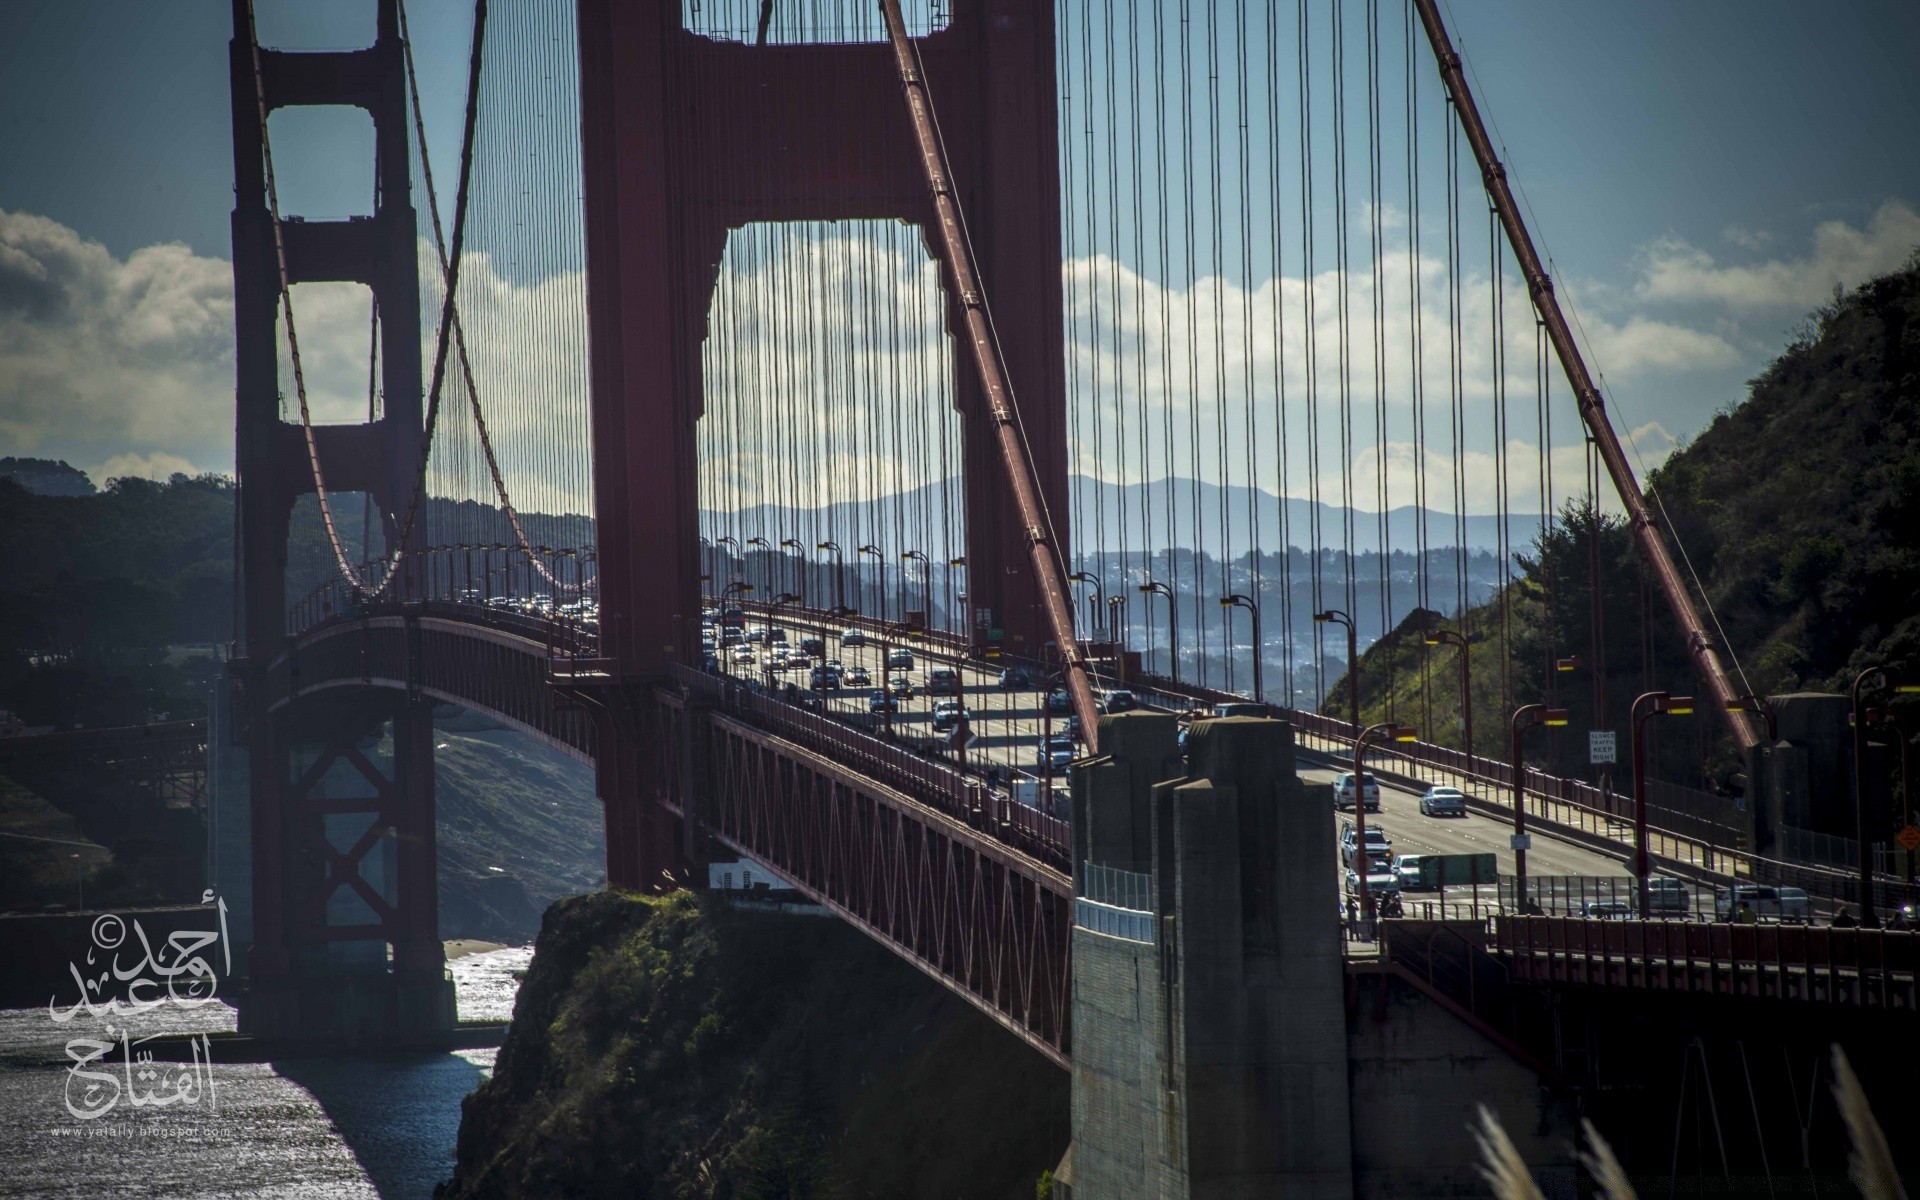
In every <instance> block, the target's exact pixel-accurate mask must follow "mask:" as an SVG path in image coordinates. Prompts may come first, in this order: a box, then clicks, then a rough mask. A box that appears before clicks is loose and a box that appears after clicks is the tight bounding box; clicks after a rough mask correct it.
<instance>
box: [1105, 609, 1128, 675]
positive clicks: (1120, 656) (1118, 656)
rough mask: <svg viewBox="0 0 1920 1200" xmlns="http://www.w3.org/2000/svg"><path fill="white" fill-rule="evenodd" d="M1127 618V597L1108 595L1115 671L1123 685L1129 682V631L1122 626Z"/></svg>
mask: <svg viewBox="0 0 1920 1200" xmlns="http://www.w3.org/2000/svg"><path fill="white" fill-rule="evenodd" d="M1126 619H1127V598H1126V597H1125V596H1108V597H1107V629H1108V630H1109V631H1111V632H1112V633H1113V642H1114V645H1113V662H1114V671H1115V673H1116V674H1118V675H1119V677H1120V683H1121V686H1123V687H1124V686H1125V685H1126V682H1127V640H1128V635H1129V631H1128V630H1125V629H1123V628H1122V626H1123V625H1124V624H1126Z"/></svg>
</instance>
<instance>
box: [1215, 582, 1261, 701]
mask: <svg viewBox="0 0 1920 1200" xmlns="http://www.w3.org/2000/svg"><path fill="white" fill-rule="evenodd" d="M1220 607H1221V608H1244V609H1246V610H1247V611H1248V612H1250V613H1252V614H1253V698H1254V699H1255V700H1259V701H1262V702H1265V700H1266V698H1267V697H1266V689H1265V688H1264V687H1262V686H1261V682H1262V681H1261V674H1260V651H1261V647H1262V642H1261V641H1260V606H1259V605H1258V604H1256V603H1254V601H1253V598H1252V597H1250V596H1242V595H1240V594H1239V593H1238V592H1236V593H1234V594H1233V595H1231V596H1222V597H1220Z"/></svg>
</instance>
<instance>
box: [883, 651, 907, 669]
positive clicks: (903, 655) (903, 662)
mask: <svg viewBox="0 0 1920 1200" xmlns="http://www.w3.org/2000/svg"><path fill="white" fill-rule="evenodd" d="M896 667H897V668H899V669H900V670H902V671H911V670H913V651H911V650H889V651H887V669H888V670H889V671H891V670H893V669H895V668H896Z"/></svg>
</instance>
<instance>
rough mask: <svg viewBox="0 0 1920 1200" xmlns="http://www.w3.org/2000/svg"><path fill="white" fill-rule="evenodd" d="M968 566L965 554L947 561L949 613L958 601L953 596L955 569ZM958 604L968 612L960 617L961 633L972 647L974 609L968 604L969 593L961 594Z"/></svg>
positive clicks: (963, 592)
mask: <svg viewBox="0 0 1920 1200" xmlns="http://www.w3.org/2000/svg"><path fill="white" fill-rule="evenodd" d="M966 565H967V556H966V555H964V554H959V555H955V556H954V557H952V558H949V559H948V560H947V611H948V612H949V613H951V612H953V611H955V610H954V605H955V603H956V600H955V597H954V594H953V569H954V568H955V567H964V566H966ZM957 603H959V604H960V605H961V606H962V607H964V608H966V610H967V611H966V612H965V613H964V614H962V615H961V617H960V632H961V633H962V634H963V635H965V636H966V638H967V644H968V645H972V644H973V609H972V606H970V605H968V604H967V593H966V592H965V591H962V592H961V593H960V595H959V598H958V601H957Z"/></svg>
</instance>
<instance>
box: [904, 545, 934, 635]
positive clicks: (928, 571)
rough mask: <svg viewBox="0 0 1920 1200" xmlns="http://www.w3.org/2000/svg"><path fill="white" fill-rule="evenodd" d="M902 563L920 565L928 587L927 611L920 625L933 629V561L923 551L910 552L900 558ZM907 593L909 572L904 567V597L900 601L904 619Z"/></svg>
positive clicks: (921, 618)
mask: <svg viewBox="0 0 1920 1200" xmlns="http://www.w3.org/2000/svg"><path fill="white" fill-rule="evenodd" d="M900 561H901V562H917V563H919V564H920V570H921V574H922V575H923V576H924V577H925V581H926V585H927V589H926V591H927V600H926V610H925V611H924V612H923V613H921V615H920V623H921V624H922V625H924V626H926V627H927V628H929V629H931V628H933V560H932V559H930V558H928V557H927V555H926V552H925V551H923V550H909V551H907V552H906V553H904V554H902V555H901V556H900ZM906 593H907V570H906V568H905V567H902V568H900V595H901V597H902V599H901V601H900V615H901V617H902V618H904V617H905V616H906V615H907V613H906V608H907V604H906V600H905V596H906Z"/></svg>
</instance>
